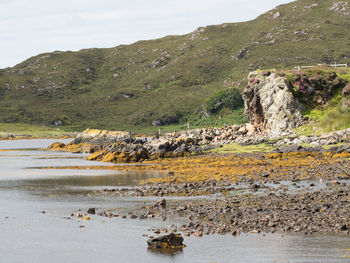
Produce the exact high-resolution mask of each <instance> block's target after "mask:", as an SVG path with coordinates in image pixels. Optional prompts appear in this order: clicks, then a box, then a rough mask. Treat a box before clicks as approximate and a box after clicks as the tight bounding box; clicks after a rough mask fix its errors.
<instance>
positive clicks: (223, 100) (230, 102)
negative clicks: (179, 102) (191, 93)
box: [205, 88, 244, 114]
mask: <svg viewBox="0 0 350 263" xmlns="http://www.w3.org/2000/svg"><path fill="white" fill-rule="evenodd" d="M243 104H244V102H243V98H242V95H241V93H240V91H239V90H238V89H236V88H230V89H226V90H222V91H220V92H218V93H217V94H215V95H214V96H212V97H209V98H208V99H206V101H205V110H206V111H208V112H210V113H212V114H215V113H218V112H220V111H221V110H222V109H223V108H227V109H230V110H236V109H238V108H241V107H243Z"/></svg>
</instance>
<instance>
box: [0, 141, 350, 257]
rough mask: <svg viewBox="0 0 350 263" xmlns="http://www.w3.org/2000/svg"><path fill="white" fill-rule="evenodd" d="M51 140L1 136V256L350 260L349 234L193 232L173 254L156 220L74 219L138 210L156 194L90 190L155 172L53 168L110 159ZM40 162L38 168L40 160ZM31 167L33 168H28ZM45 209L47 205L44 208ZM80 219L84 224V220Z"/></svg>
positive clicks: (118, 183) (122, 182) (115, 184)
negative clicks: (155, 234)
mask: <svg viewBox="0 0 350 263" xmlns="http://www.w3.org/2000/svg"><path fill="white" fill-rule="evenodd" d="M51 142H52V140H19V141H0V149H12V150H9V151H7V150H6V151H0V234H1V245H0V262H1V263H3V262H4V263H5V262H6V263H7V262H30V263H31V262H33V263H34V262H35V263H38V262H48V261H49V262H54V263H55V262H57V263H58V262H228V263H234V262H349V261H350V250H347V249H349V248H350V238H349V237H347V236H332V235H328V236H326V235H307V236H305V235H300V234H298V235H281V234H269V235H265V236H264V235H261V234H260V235H255V234H248V235H240V236H236V237H233V236H231V235H225V236H219V235H213V236H205V237H203V238H194V237H189V238H188V237H186V238H185V244H186V245H187V247H186V248H185V249H184V250H183V251H179V252H175V253H173V254H160V253H154V252H151V251H148V250H147V245H146V238H145V237H143V236H142V234H145V233H149V232H148V229H150V228H152V227H157V228H160V227H167V226H168V225H170V224H172V223H175V224H180V223H181V222H180V221H179V219H176V218H173V219H171V220H170V221H167V222H160V221H153V220H147V221H142V220H132V219H122V218H113V219H107V218H102V217H98V216H92V217H91V219H92V220H91V221H86V222H85V221H78V220H75V219H74V220H72V219H67V217H69V215H70V214H71V213H74V212H77V211H78V210H79V209H82V210H83V211H86V210H87V209H88V208H89V207H98V208H101V209H109V208H111V209H122V210H135V209H137V208H138V207H139V206H141V205H143V204H144V202H148V201H150V200H154V198H147V199H146V198H131V197H129V198H111V197H101V196H94V197H89V196H87V195H86V193H88V192H89V191H91V190H94V189H100V188H104V187H111V186H127V185H133V184H135V183H137V182H138V181H139V180H142V179H145V178H147V177H152V176H158V174H155V173H153V174H152V173H131V172H122V171H111V170H105V171H104V170H98V171H96V170H47V169H39V168H45V167H47V166H74V165H77V166H89V165H111V164H105V163H98V162H89V161H87V160H85V159H84V158H86V155H83V154H71V153H57V152H48V151H45V150H42V149H40V148H45V147H47V146H48V145H49V144H50V143H51ZM33 167H36V168H33ZM28 168H29V169H28ZM42 211H45V213H44V214H43V213H42ZM81 226H84V227H83V228H81Z"/></svg>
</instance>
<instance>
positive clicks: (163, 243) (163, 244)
mask: <svg viewBox="0 0 350 263" xmlns="http://www.w3.org/2000/svg"><path fill="white" fill-rule="evenodd" d="M183 240H184V239H183V237H182V236H181V234H174V233H171V234H169V235H165V236H160V237H156V238H150V239H148V240H147V244H148V248H149V249H179V248H184V247H185V245H184V244H183V243H182V242H183Z"/></svg>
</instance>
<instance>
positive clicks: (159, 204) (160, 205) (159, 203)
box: [154, 199, 166, 209]
mask: <svg viewBox="0 0 350 263" xmlns="http://www.w3.org/2000/svg"><path fill="white" fill-rule="evenodd" d="M154 207H158V208H162V209H165V207H166V201H165V199H160V200H158V201H157V203H155V204H154Z"/></svg>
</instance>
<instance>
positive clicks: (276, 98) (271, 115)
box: [243, 71, 302, 134]
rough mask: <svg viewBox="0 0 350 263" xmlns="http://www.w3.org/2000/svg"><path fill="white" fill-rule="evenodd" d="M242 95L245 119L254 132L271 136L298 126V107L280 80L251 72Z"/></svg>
mask: <svg viewBox="0 0 350 263" xmlns="http://www.w3.org/2000/svg"><path fill="white" fill-rule="evenodd" d="M248 79H249V83H248V85H247V87H246V89H245V90H244V91H243V99H244V107H245V111H244V113H245V115H246V117H247V118H248V119H249V121H250V123H251V124H253V125H254V126H255V127H256V128H257V129H259V130H261V131H268V132H270V133H272V134H278V133H281V132H283V131H285V130H287V129H291V128H296V127H298V126H299V125H300V124H301V122H302V116H301V113H300V110H301V108H302V106H301V104H300V103H299V102H298V100H297V99H295V98H294V96H293V93H292V90H291V89H290V87H289V85H288V83H287V82H286V80H285V79H284V78H283V77H280V76H277V75H276V73H270V72H266V73H262V72H257V71H255V72H251V73H250V74H249V76H248Z"/></svg>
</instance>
